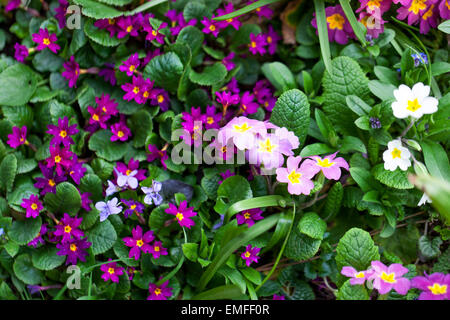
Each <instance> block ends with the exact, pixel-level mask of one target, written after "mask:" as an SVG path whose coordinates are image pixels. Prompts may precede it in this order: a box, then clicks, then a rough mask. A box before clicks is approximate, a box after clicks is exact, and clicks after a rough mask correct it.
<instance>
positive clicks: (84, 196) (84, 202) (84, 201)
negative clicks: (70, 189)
mask: <svg viewBox="0 0 450 320" xmlns="http://www.w3.org/2000/svg"><path fill="white" fill-rule="evenodd" d="M78 192H79V193H80V197H81V207H82V208H83V209H84V210H86V211H91V210H92V208H91V203H92V200H91V199H89V197H90V196H91V194H90V193H89V192H83V193H82V192H80V190H78Z"/></svg>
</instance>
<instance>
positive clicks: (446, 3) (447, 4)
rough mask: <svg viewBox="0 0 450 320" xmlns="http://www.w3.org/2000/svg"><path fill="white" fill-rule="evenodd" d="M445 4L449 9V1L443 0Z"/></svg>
mask: <svg viewBox="0 0 450 320" xmlns="http://www.w3.org/2000/svg"><path fill="white" fill-rule="evenodd" d="M445 5H446V6H447V9H448V10H450V2H448V0H447V1H445Z"/></svg>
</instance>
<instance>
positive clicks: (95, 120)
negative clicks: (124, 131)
mask: <svg viewBox="0 0 450 320" xmlns="http://www.w3.org/2000/svg"><path fill="white" fill-rule="evenodd" d="M87 111H88V112H89V114H90V115H91V117H90V118H89V124H91V125H93V126H94V131H95V130H96V129H97V128H98V127H99V126H100V128H102V129H106V128H107V126H106V121H108V119H109V118H110V116H109V115H107V114H105V113H104V112H103V110H102V107H100V106H99V107H97V108H94V107H92V106H88V107H87Z"/></svg>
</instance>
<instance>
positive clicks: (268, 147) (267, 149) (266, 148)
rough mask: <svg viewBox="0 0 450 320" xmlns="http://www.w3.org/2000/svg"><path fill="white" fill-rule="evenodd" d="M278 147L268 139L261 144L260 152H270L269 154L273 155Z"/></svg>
mask: <svg viewBox="0 0 450 320" xmlns="http://www.w3.org/2000/svg"><path fill="white" fill-rule="evenodd" d="M276 146H277V145H275V144H271V143H270V139H269V138H267V139H266V141H264V142H260V143H259V150H260V151H264V152H268V153H272V151H273V149H275V148H276Z"/></svg>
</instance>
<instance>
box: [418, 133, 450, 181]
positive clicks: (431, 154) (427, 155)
mask: <svg viewBox="0 0 450 320" xmlns="http://www.w3.org/2000/svg"><path fill="white" fill-rule="evenodd" d="M421 146H422V149H423V157H424V159H425V164H426V166H427V169H428V171H429V172H430V174H431V175H432V176H434V177H436V178H439V179H443V180H446V181H450V164H449V161H448V157H447V153H446V152H445V150H444V148H443V147H442V146H441V145H440V144H439V143H438V142H434V141H429V140H427V141H422V143H421Z"/></svg>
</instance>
